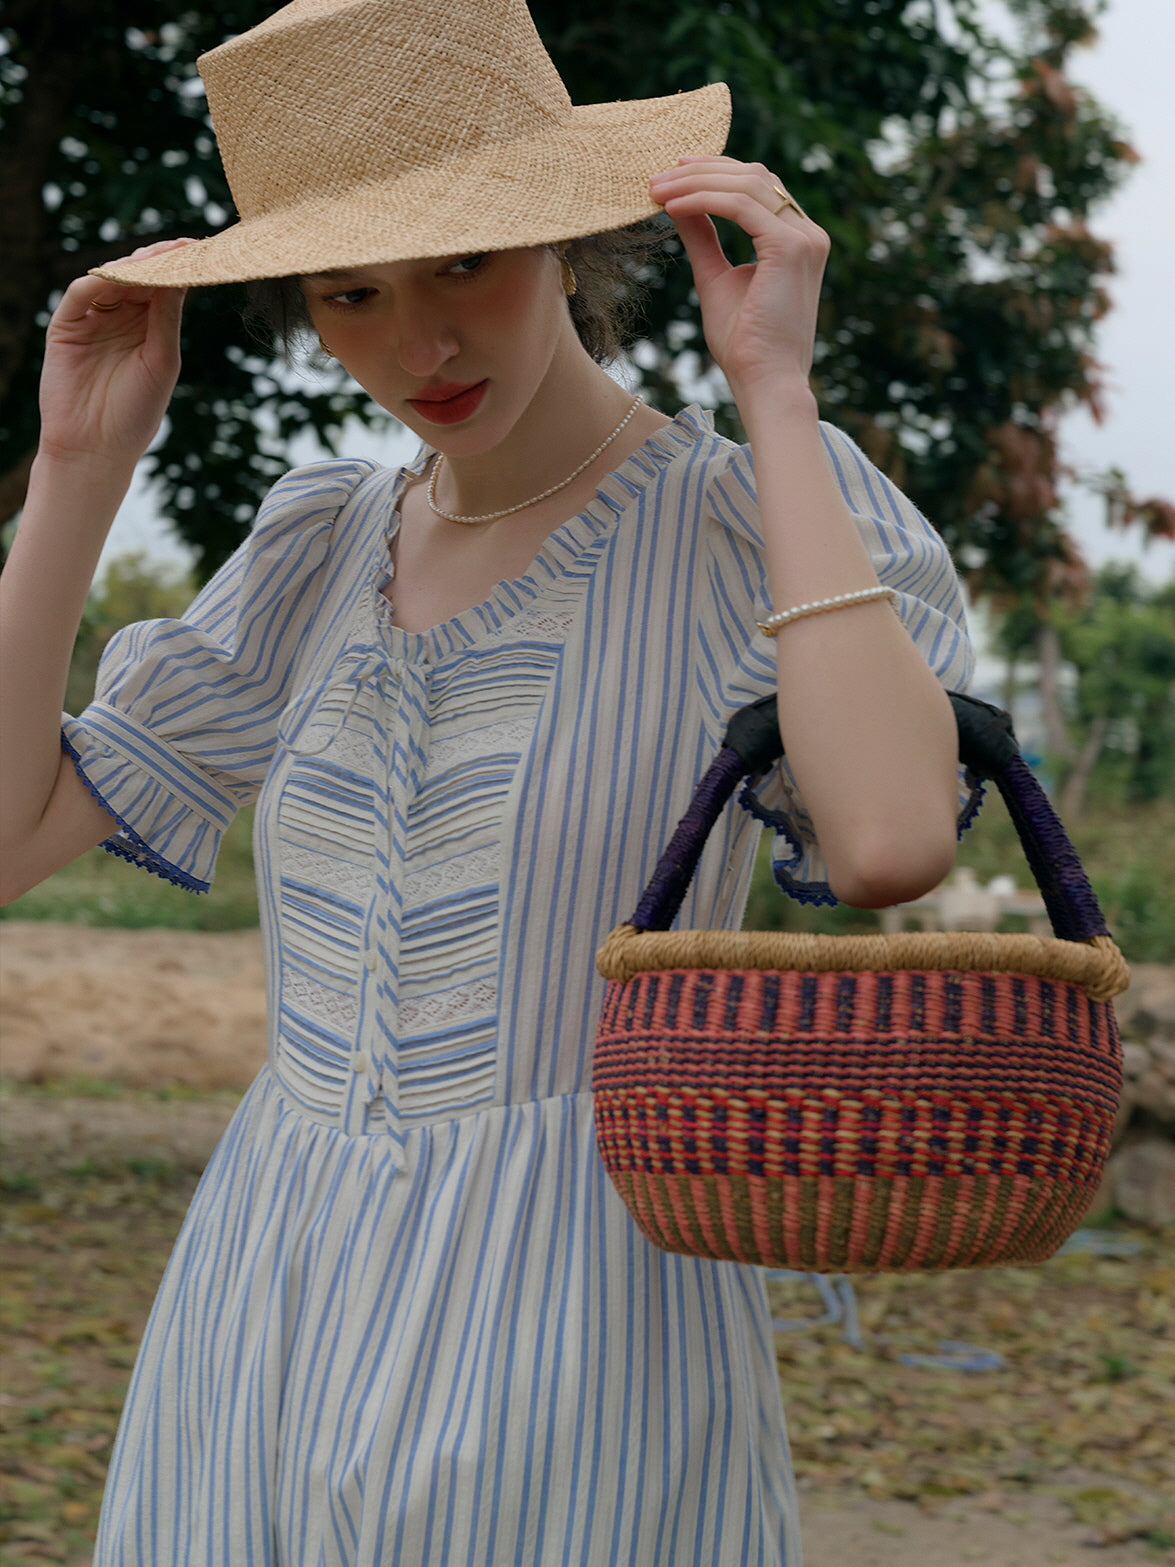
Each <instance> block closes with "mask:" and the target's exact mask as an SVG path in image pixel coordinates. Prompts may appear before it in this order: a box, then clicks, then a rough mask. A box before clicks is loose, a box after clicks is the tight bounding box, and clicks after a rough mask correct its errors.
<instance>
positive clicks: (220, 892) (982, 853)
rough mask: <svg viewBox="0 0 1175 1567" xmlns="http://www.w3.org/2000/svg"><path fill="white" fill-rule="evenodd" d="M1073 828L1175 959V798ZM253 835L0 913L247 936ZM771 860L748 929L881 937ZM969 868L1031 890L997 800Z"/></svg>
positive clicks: (76, 866) (244, 821) (1099, 878)
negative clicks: (811, 896) (810, 902)
mask: <svg viewBox="0 0 1175 1567" xmlns="http://www.w3.org/2000/svg"><path fill="white" fill-rule="evenodd" d="M1067 825H1068V827H1069V830H1070V836H1071V837H1072V840H1073V843H1074V846H1075V847H1076V849H1077V852H1078V853H1079V854H1080V855H1081V858H1082V862H1083V863H1084V865H1085V868H1086V871H1087V872H1088V874H1089V877H1090V880H1091V881H1092V883H1093V886H1094V890H1095V891H1096V893H1097V895H1098V898H1099V899H1100V901H1101V905H1102V909H1103V911H1104V913H1105V915H1106V919H1107V920H1108V921H1109V925H1110V929H1111V930H1112V931H1113V932H1114V935H1115V938H1116V939H1117V941H1118V944H1119V946H1120V947H1121V948H1122V950H1123V952H1124V953H1125V954H1126V957H1127V958H1128V959H1130V960H1131V961H1133V962H1135V963H1169V962H1171V961H1173V960H1175V800H1157V801H1153V802H1152V803H1151V804H1149V805H1145V806H1142V805H1134V806H1130V807H1126V806H1123V805H1104V804H1101V805H1095V806H1091V807H1090V808H1089V810H1088V811H1087V812H1086V813H1085V815H1083V816H1082V817H1081V818H1079V819H1078V820H1077V821H1076V822H1071V823H1068V824H1067ZM251 830H252V813H251V812H249V811H243V812H242V813H241V815H240V816H239V817H238V818H237V819H236V821H235V822H234V823H233V825H232V826H231V827H230V828H229V831H228V833H227V834H226V835H225V840H224V843H223V845H222V848H221V853H220V859H219V862H218V864H217V868H216V880H215V882H214V883H213V887H212V891H211V892H210V893H208V894H207V895H201V896H194V895H193V894H192V893H187V892H183V891H181V890H180V889H179V888H176V887H173V886H171V885H170V884H169V883H167V882H165V881H163V880H162V879H161V878H159V877H156V876H148V875H146V874H144V872H143V871H141V870H139V869H138V868H137V867H135V866H133V865H128V864H126V862H125V861H123V860H119V859H116V858H115V857H114V856H113V855H110V854H106V853H104V852H103V851H102V850H100V849H95V850H92V851H91V852H90V853H89V854H85V855H83V856H82V857H81V858H80V859H78V860H76V861H75V862H74V863H73V864H72V865H67V866H66V868H65V869H64V870H62V871H58V873H57V875H56V876H51V877H50V878H49V879H48V880H47V881H45V882H42V884H41V885H40V886H39V887H34V888H33V890H32V891H31V892H28V893H26V894H25V896H24V897H23V898H20V899H18V900H17V902H15V903H13V904H10V905H9V906H8V908H7V909H3V910H0V916H3V915H8V916H9V917H10V918H13V919H32V920H37V919H41V920H68V921H73V922H75V923H77V924H81V925H117V926H122V927H124V928H127V929H132V930H140V929H145V928H148V927H151V926H164V927H169V928H171V929H175V930H242V929H245V928H247V927H249V926H253V925H256V923H257V894H256V890H255V888H254V885H253V857H252V848H251V842H250V834H251ZM768 851H769V843H768V840H767V838H766V837H765V838H764V845H763V851H762V853H761V854H760V858H759V864H758V866H757V868H756V874H755V881H754V885H753V887H752V889H751V900H750V903H749V905H748V908H747V918H746V925H747V927H748V928H749V929H758V930H813V931H821V932H826V933H829V934H833V935H843V934H845V933H847V932H856V931H873V930H877V929H878V920H877V915H876V914H875V913H874V912H872V911H871V910H868V909H850V908H846V907H843V906H841V907H837V908H834V909H810V908H806V907H804V906H802V905H800V904H798V903H793V902H792V901H791V900H790V899H788V898H785V897H784V896H783V895H782V894H781V893H780V892H779V891H778V890H777V889H776V887H775V884H774V882H773V881H772V879H771V872H770V866H769V862H768ZM959 864H960V865H969V866H971V867H972V868H973V869H974V870H975V872H976V875H977V876H978V877H979V880H980V881H982V882H987V881H990V880H991V878H992V877H993V876H996V875H1001V874H1003V875H1011V876H1014V877H1015V879H1016V881H1017V882H1018V884H1019V885H1020V886H1022V887H1025V886H1031V876H1030V873H1029V870H1028V866H1027V864H1026V863H1025V860H1024V855H1023V853H1022V851H1021V849H1020V846H1019V841H1018V840H1017V838H1016V834H1015V831H1014V829H1013V827H1012V824H1011V822H1010V821H1009V820H1008V816H1007V813H1006V811H1005V810H1004V808H1003V804H1002V802H1001V801H1000V800H999V798H998V797H993V798H989V800H988V802H987V804H986V805H985V807H984V809H983V811H982V812H981V813H980V816H979V819H978V820H977V821H976V823H975V824H974V826H973V827H971V829H970V830H969V831H968V832H967V833H965V834H964V837H963V841H962V843H961V844H960V846H959ZM1007 928H1008V929H1014V928H1016V927H1015V926H1014V924H1009V926H1008V927H1007Z"/></svg>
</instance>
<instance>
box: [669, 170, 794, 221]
mask: <svg viewBox="0 0 1175 1567" xmlns="http://www.w3.org/2000/svg"><path fill="white" fill-rule="evenodd" d="M649 188H650V190H651V191H652V193H653V196H654V199H655V200H657V201H660V202H662V203H668V202H671V201H673V200H675V199H676V198H677V197H679V196H685V195H690V194H692V193H694V192H699V191H705V190H715V191H719V190H720V191H729V192H735V193H743V194H746V195H748V196H750V197H752V198H753V199H754V200H755V201H757V202H758V203H759V204H760V206H762V207H764V208H765V209H766V210H767V211H768V212H769V213H770V214H771V216H772V217H776V218H781V217H785V216H791V217H794V218H797V219H799V220H801V221H803V222H807V221H809V220H808V218H807V214H806V213H805V212H803V211H802V209H801V208H800V205H799V203H798V202H797V201H796V200H795V198H794V197H793V196H791V195H789V193H788V192H787V191H786V190H785V189H784V188H783V186H782V185H781V184H780V183H779V182H778V180H776V179H775V177H774V175H772V174H771V173H770V171H768V170H762V169H760V168H754V169H752V168H751V167H750V166H749V165H747V164H742V165H735V166H734V167H731V166H729V165H728V166H727V167H726V168H725V169H723V168H721V167H713V168H709V167H707V168H702V167H699V165H698V164H694V165H693V166H692V167H691V168H682V169H676V170H672V171H669V172H667V173H666V174H664V175H660V176H656V177H655V178H654V179H653V180H652V181H651V182H650V187H649Z"/></svg>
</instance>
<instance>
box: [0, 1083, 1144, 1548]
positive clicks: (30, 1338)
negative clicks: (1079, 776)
mask: <svg viewBox="0 0 1175 1567" xmlns="http://www.w3.org/2000/svg"><path fill="white" fill-rule="evenodd" d="M64 1087H65V1085H61V1084H56V1085H45V1086H44V1087H35V1088H30V1087H10V1088H9V1089H8V1090H7V1091H6V1093H5V1097H4V1102H3V1110H4V1112H5V1113H4V1124H5V1128H6V1137H5V1142H4V1146H3V1147H2V1148H0V1219H2V1221H3V1244H4V1264H5V1266H4V1293H3V1298H2V1300H0V1326H2V1328H3V1331H4V1334H5V1338H6V1341H7V1346H8V1351H7V1354H6V1356H5V1360H4V1372H3V1375H4V1387H3V1394H2V1396H0V1567H18V1564H19V1567H48V1564H61V1567H79V1564H80V1563H81V1562H82V1561H84V1560H87V1559H88V1557H87V1555H86V1554H85V1553H87V1551H88V1548H89V1545H90V1542H91V1540H92V1538H93V1529H94V1525H95V1523H96V1519H97V1509H98V1502H99V1498H100V1495H101V1488H102V1482H103V1476H104V1473H105V1468H106V1463H107V1461H108V1457H109V1451H110V1444H111V1441H112V1438H113V1434H114V1429H115V1425H116V1423H117V1419H118V1413H119V1409H120V1407H121V1403H122V1398H123V1395H124V1392H125V1388H126V1383H127V1379H128V1376H129V1372H130V1368H131V1365H132V1363H133V1359H134V1354H135V1347H136V1345H137V1343H138V1339H139V1336H140V1334H141V1332H142V1329H143V1325H144V1322H145V1321H146V1316H147V1312H148V1310H149V1309H150V1305H151V1300H152V1298H153V1295H154V1292H155V1289H156V1287H157V1285H158V1281H159V1277H160V1274H161V1272H162V1270H163V1267H164V1264H165V1262H166V1259H167V1255H168V1252H169V1249H170V1246H171V1243H172V1239H173V1237H174V1235H175V1232H176V1230H177V1229H178V1227H179V1224H180V1222H181V1219H182V1217H183V1214H184V1211H185V1209H186V1206H187V1203H188V1200H189V1197H190V1195H191V1192H192V1190H193V1188H194V1186H195V1182H196V1180H197V1178H198V1175H199V1169H200V1165H201V1163H202V1154H201V1152H200V1151H199V1149H198V1148H197V1146H196V1144H195V1142H194V1141H193V1139H192V1137H191V1136H190V1135H189V1136H188V1138H187V1140H186V1142H185V1140H184V1138H183V1137H182V1136H173V1135H172V1129H174V1128H175V1127H176V1126H177V1124H178V1123H177V1121H176V1119H175V1118H174V1116H171V1115H168V1114H166V1113H164V1112H168V1111H169V1110H174V1109H175V1106H168V1105H165V1104H163V1103H162V1102H161V1100H162V1097H163V1096H160V1095H157V1094H152V1093H150V1092H149V1091H135V1090H123V1091H121V1093H120V1094H119V1099H120V1101H121V1102H120V1104H118V1105H117V1106H108V1107H105V1108H104V1107H100V1106H99V1105H98V1104H97V1103H96V1102H95V1101H93V1100H89V1101H87V1099H86V1098H85V1097H84V1096H81V1095H79V1093H78V1087H79V1085H76V1084H75V1085H73V1092H72V1095H66V1094H65V1092H64ZM190 1097H191V1099H192V1100H193V1101H198V1100H199V1099H200V1098H201V1096H190ZM203 1098H204V1099H205V1100H207V1101H209V1103H207V1104H200V1103H199V1102H194V1103H192V1105H191V1107H190V1108H191V1111H192V1112H193V1113H203V1114H204V1115H206V1116H207V1115H209V1114H210V1112H211V1109H212V1106H213V1105H215V1106H216V1107H218V1108H220V1109H222V1110H223V1114H224V1115H225V1116H227V1113H228V1099H227V1097H226V1096H221V1095H218V1096H203ZM104 1113H109V1114H114V1113H117V1115H118V1116H119V1117H120V1118H121V1119H119V1120H118V1121H117V1131H116V1130H115V1129H114V1127H115V1123H114V1122H113V1121H109V1122H108V1123H107V1129H106V1130H105V1131H103V1130H102V1123H103V1115H104ZM51 1122H53V1123H54V1124H57V1125H58V1128H59V1129H58V1131H57V1133H56V1134H54V1133H52V1132H51V1131H50V1130H48V1127H49V1125H50V1123H51ZM62 1126H65V1127H67V1128H68V1136H65V1135H62V1132H61V1130H60V1128H61V1127H62ZM1126 1239H1127V1246H1128V1248H1131V1249H1128V1250H1127V1252H1126V1254H1124V1255H1117V1256H1097V1255H1090V1254H1088V1253H1084V1254H1082V1253H1075V1254H1069V1255H1065V1256H1059V1257H1055V1258H1053V1259H1052V1260H1051V1261H1050V1262H1047V1263H1044V1264H1042V1265H1040V1266H1039V1267H1032V1268H1002V1269H991V1270H985V1271H979V1272H964V1273H955V1274H931V1275H910V1276H906V1275H889V1276H876V1277H868V1278H863V1279H859V1280H858V1281H857V1283H856V1294H857V1301H858V1305H859V1310H860V1318H861V1325H862V1330H863V1343H862V1345H861V1347H859V1348H854V1347H852V1346H851V1345H849V1344H847V1343H846V1342H845V1341H844V1338H843V1336H842V1334H841V1332H840V1329H839V1328H838V1327H837V1326H835V1325H832V1324H829V1325H825V1326H815V1325H814V1326H813V1327H811V1328H809V1329H807V1330H806V1331H804V1332H781V1333H780V1334H779V1335H778V1336H777V1339H776V1349H777V1358H778V1365H779V1375H780V1379H781V1382H782V1386H783V1390H784V1398H785V1402H786V1404H787V1406H788V1416H789V1426H790V1430H791V1440H792V1447H793V1452H794V1456H795V1464H796V1472H797V1476H798V1478H799V1480H800V1483H801V1485H803V1486H804V1487H805V1489H806V1490H807V1491H809V1492H810V1491H813V1490H816V1491H819V1490H822V1489H825V1488H827V1489H829V1490H831V1491H833V1492H834V1493H836V1494H840V1491H841V1490H843V1488H845V1487H848V1488H849V1489H850V1490H851V1491H853V1492H855V1493H856V1494H858V1495H861V1494H863V1495H865V1496H868V1497H873V1498H895V1497H896V1498H905V1499H908V1500H910V1501H915V1502H917V1503H918V1504H919V1505H921V1506H923V1507H927V1508H933V1507H935V1506H938V1505H941V1504H942V1503H943V1502H944V1501H947V1500H949V1498H951V1497H966V1496H981V1495H988V1494H990V1493H992V1492H993V1491H999V1492H1002V1493H1004V1495H1005V1496H1006V1498H1007V1499H1008V1500H1009V1501H1010V1502H1011V1503H1012V1504H1013V1505H1014V1499H1015V1498H1016V1497H1018V1496H1021V1497H1022V1496H1025V1495H1027V1494H1028V1493H1035V1494H1040V1493H1048V1494H1051V1495H1055V1496H1059V1497H1060V1498H1061V1499H1062V1500H1063V1501H1064V1502H1065V1503H1066V1504H1067V1505H1068V1507H1069V1509H1070V1512H1071V1514H1072V1515H1073V1516H1074V1517H1075V1518H1078V1519H1081V1520H1082V1521H1083V1522H1085V1523H1086V1524H1088V1526H1089V1528H1090V1529H1091V1530H1092V1531H1093V1532H1094V1536H1095V1538H1097V1539H1100V1540H1102V1541H1105V1542H1106V1543H1109V1542H1111V1541H1127V1540H1132V1541H1135V1542H1137V1548H1138V1549H1139V1552H1140V1556H1139V1560H1140V1562H1144V1561H1147V1560H1153V1559H1154V1558H1153V1556H1152V1555H1151V1554H1150V1553H1151V1552H1152V1551H1155V1550H1162V1549H1164V1548H1165V1546H1166V1545H1168V1544H1169V1543H1170V1542H1171V1540H1172V1539H1173V1538H1175V1534H1173V1531H1175V1516H1173V1515H1172V1512H1171V1507H1170V1501H1169V1498H1170V1497H1172V1496H1175V1476H1173V1475H1172V1469H1171V1460H1172V1450H1171V1442H1170V1425H1169V1418H1170V1393H1171V1388H1172V1386H1173V1385H1175V1361H1173V1358H1172V1356H1173V1345H1175V1331H1173V1330H1175V1306H1173V1301H1175V1236H1173V1235H1172V1234H1170V1233H1168V1235H1167V1236H1166V1238H1163V1237H1159V1236H1154V1235H1148V1234H1145V1233H1143V1232H1129V1235H1128V1236H1127V1237H1126ZM770 1288H771V1291H772V1294H773V1306H774V1309H775V1311H776V1313H777V1315H778V1316H780V1317H783V1318H789V1319H795V1318H801V1317H802V1318H808V1317H814V1316H815V1315H816V1314H817V1313H818V1312H819V1310H820V1307H819V1302H818V1300H817V1298H816V1295H815V1291H814V1290H813V1288H812V1286H811V1285H810V1284H809V1283H804V1282H799V1281H794V1282H793V1281H784V1282H779V1283H772V1284H771V1286H770ZM943 1341H963V1342H965V1343H967V1344H970V1345H975V1346H977V1347H979V1348H982V1349H984V1350H987V1351H992V1352H994V1354H995V1355H996V1356H997V1357H999V1359H998V1360H997V1361H996V1362H994V1363H993V1365H992V1368H991V1369H988V1370H984V1371H982V1372H978V1373H967V1372H965V1371H960V1370H957V1369H954V1368H953V1367H951V1366H949V1365H947V1366H935V1365H924V1366H915V1367H911V1366H908V1365H904V1364H903V1363H901V1361H900V1360H899V1359H898V1356H899V1355H900V1354H902V1353H903V1352H907V1351H913V1352H915V1353H916V1354H917V1353H922V1354H926V1353H929V1354H934V1353H936V1352H937V1351H939V1349H940V1346H941V1344H942V1342H943ZM1165 1499H1166V1500H1165Z"/></svg>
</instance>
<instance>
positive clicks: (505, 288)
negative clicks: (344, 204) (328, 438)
mask: <svg viewBox="0 0 1175 1567" xmlns="http://www.w3.org/2000/svg"><path fill="white" fill-rule="evenodd" d="M301 282H302V290H303V293H304V294H305V297H306V304H307V307H308V309H309V312H310V319H311V321H312V323H313V325H314V328H315V330H316V331H317V332H318V333H319V335H320V337H321V338H322V340H323V342H324V343H325V344H326V346H327V347H328V348H329V349H330V351H331V352H332V353H333V354H334V355H335V357H336V358H337V359H338V360H339V361H340V362H341V363H342V364H343V365H345V366H346V368H347V369H348V370H349V371H350V373H351V374H352V375H353V376H354V378H355V380H356V381H358V382H359V384H360V386H362V387H363V388H364V390H365V391H366V392H368V393H369V394H370V395H371V396H372V397H373V398H374V399H375V401H376V402H377V403H379V404H380V405H381V406H382V407H384V408H386V409H387V410H388V412H389V413H391V414H394V415H395V417H396V418H397V419H400V420H402V421H403V422H404V423H405V424H406V425H408V427H409V428H410V429H412V430H414V431H415V432H416V434H417V435H419V436H421V437H422V438H423V439H424V440H426V441H428V442H429V443H430V444H431V445H433V446H436V447H439V448H440V449H441V450H443V451H444V452H446V453H447V454H449V455H452V456H474V455H477V454H479V453H482V452H485V451H489V450H491V449H492V448H493V447H494V446H496V445H497V444H498V443H499V442H500V441H501V440H503V439H504V438H505V437H506V436H507V435H508V434H509V433H510V431H511V430H512V429H513V428H514V425H515V424H516V423H517V422H518V420H519V418H520V417H521V416H522V414H523V413H524V412H525V411H526V410H527V408H528V407H529V406H530V404H531V403H532V401H533V399H534V398H535V396H536V394H537V393H538V391H539V389H540V388H541V387H542V386H543V384H544V382H545V381H547V380H548V378H549V377H550V376H551V375H552V373H553V370H554V367H555V366H556V365H557V364H558V363H559V362H560V360H561V359H562V358H563V356H564V355H566V354H568V353H578V354H579V355H580V356H582V350H581V349H580V347H579V339H578V338H577V337H576V334H575V328H574V327H573V326H572V324H571V318H570V316H569V314H568V311H567V307H566V301H565V298H564V295H563V290H562V287H561V285H560V280H559V260H558V257H557V256H556V255H555V254H554V252H553V251H551V250H549V249H546V248H542V249H534V250H498V251H490V252H489V253H488V254H485V255H469V256H444V257H440V258H434V259H431V260H426V261H394V262H388V263H385V264H383V265H380V266H372V267H357V268H355V269H353V270H352V269H348V270H346V271H337V272H329V273H317V274H315V275H313V276H311V277H305V278H303V279H302V280H301Z"/></svg>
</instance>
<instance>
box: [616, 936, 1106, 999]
mask: <svg viewBox="0 0 1175 1567" xmlns="http://www.w3.org/2000/svg"><path fill="white" fill-rule="evenodd" d="M596 968H597V970H598V972H599V973H600V974H601V975H602V976H603V977H604V978H605V979H608V980H613V981H618V982H619V983H621V984H625V983H627V982H628V981H629V980H631V979H635V978H636V976H637V975H638V974H642V973H649V972H658V971H662V970H665V969H718V970H722V969H727V970H730V969H757V970H766V971H771V970H778V971H790V972H798V973H805V972H806V973H841V972H845V971H851V970H856V971H858V972H865V973H881V972H884V971H886V970H892V969H914V970H918V969H923V970H928V971H945V970H952V971H961V972H968V971H970V972H975V973H992V974H1025V975H1028V976H1030V977H1033V978H1037V979H1055V980H1060V981H1062V982H1066V983H1069V984H1075V985H1079V986H1080V987H1081V988H1082V989H1083V990H1085V991H1086V993H1087V994H1088V995H1089V997H1090V999H1091V1000H1092V1001H1110V1000H1111V999H1112V998H1113V997H1114V996H1117V995H1120V994H1121V992H1122V991H1124V990H1125V989H1126V987H1127V986H1128V985H1129V983H1130V968H1129V965H1128V964H1127V962H1126V959H1125V958H1124V957H1123V956H1122V954H1121V952H1120V951H1119V950H1118V947H1117V946H1116V945H1115V943H1114V941H1113V938H1112V937H1110V936H1094V937H1092V938H1091V939H1090V940H1089V941H1064V940H1062V939H1061V938H1060V937H1058V936H1029V935H995V934H994V933H992V932H989V931H974V930H960V931H898V932H895V933H893V934H891V935H868V936H824V935H814V934H812V933H810V932H806V931H784V930H764V931H760V930H646V931H641V930H637V929H636V928H635V927H634V926H632V925H628V924H624V925H618V926H617V927H616V928H615V930H613V931H612V933H611V934H610V935H609V936H608V937H607V939H606V940H605V942H604V944H603V945H602V946H601V947H600V949H599V951H598V952H597V953H596Z"/></svg>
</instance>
